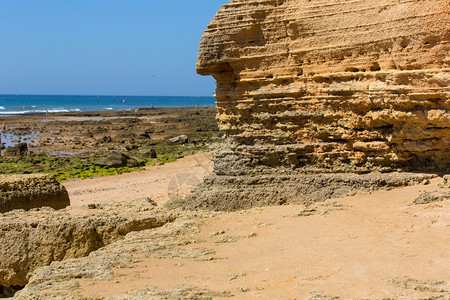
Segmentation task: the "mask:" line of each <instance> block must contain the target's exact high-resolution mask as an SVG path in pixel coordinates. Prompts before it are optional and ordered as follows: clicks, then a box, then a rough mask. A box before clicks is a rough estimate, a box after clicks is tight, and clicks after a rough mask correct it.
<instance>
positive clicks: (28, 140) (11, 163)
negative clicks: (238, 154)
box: [0, 107, 220, 181]
mask: <svg viewBox="0 0 450 300" xmlns="http://www.w3.org/2000/svg"><path fill="white" fill-rule="evenodd" d="M0 122H4V123H5V124H6V130H4V131H3V132H2V133H1V134H2V136H8V137H9V140H8V143H6V144H5V139H3V142H4V144H3V146H5V145H8V148H7V149H4V150H3V151H2V154H3V156H4V157H2V158H0V174H29V173H42V172H45V173H48V172H50V173H53V174H54V175H55V176H56V177H57V179H58V181H66V180H70V179H84V178H91V177H100V176H105V175H115V174H121V173H124V172H130V171H132V170H134V169H136V170H138V169H139V167H142V166H146V165H158V164H163V163H166V162H170V161H174V160H176V159H177V158H180V157H184V156H186V155H190V154H194V153H196V152H198V151H205V150H209V147H210V145H211V144H213V143H216V142H218V141H219V140H220V133H219V131H218V128H217V122H216V121H215V109H214V108H202V107H200V108H198V109H195V108H157V109H147V110H141V111H139V112H138V113H134V112H129V111H107V112H83V113H53V114H48V115H45V114H39V115H24V116H20V117H8V118H0ZM24 145H25V146H24ZM11 146H15V147H16V148H17V149H15V148H12V147H11ZM20 147H22V148H20Z"/></svg>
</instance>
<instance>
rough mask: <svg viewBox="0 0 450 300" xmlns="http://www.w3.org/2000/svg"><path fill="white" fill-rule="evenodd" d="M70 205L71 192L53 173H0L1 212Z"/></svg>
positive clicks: (56, 207) (59, 207) (57, 207)
mask: <svg viewBox="0 0 450 300" xmlns="http://www.w3.org/2000/svg"><path fill="white" fill-rule="evenodd" d="M68 205H70V200H69V194H68V193H67V190H66V188H65V187H64V186H62V185H61V184H60V183H59V182H58V181H56V179H55V177H54V176H53V175H51V174H33V175H0V213H3V212H7V211H10V210H13V209H31V208H36V207H43V206H49V207H52V208H54V209H61V208H64V207H66V206H68Z"/></svg>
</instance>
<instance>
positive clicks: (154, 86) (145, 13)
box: [0, 0, 228, 96]
mask: <svg viewBox="0 0 450 300" xmlns="http://www.w3.org/2000/svg"><path fill="white" fill-rule="evenodd" d="M227 2H228V1H227V0H189V1H188V0H174V1H170V0H165V1H161V0H128V1H126V0H72V1H64V0H39V1H36V0H5V1H1V2H0V94H68V95H152V96H160V95H166V96H183V95H186V96H210V95H212V93H213V92H214V89H215V81H214V79H213V78H212V77H202V76H200V75H197V74H196V73H195V62H196V59H197V51H198V44H199V41H200V37H201V35H202V33H203V31H204V30H205V29H206V26H207V24H208V23H209V21H210V20H211V19H212V18H213V16H214V14H215V13H216V11H217V10H218V9H219V8H220V7H221V5H223V4H225V3H227Z"/></svg>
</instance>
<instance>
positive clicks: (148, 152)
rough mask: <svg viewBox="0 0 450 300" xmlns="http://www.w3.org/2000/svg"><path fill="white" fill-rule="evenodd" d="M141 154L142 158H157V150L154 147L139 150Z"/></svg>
mask: <svg viewBox="0 0 450 300" xmlns="http://www.w3.org/2000/svg"><path fill="white" fill-rule="evenodd" d="M139 156H140V157H142V158H156V157H158V156H157V155H156V151H155V150H153V149H144V150H141V151H139Z"/></svg>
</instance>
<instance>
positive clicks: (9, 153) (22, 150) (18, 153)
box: [3, 143, 28, 157]
mask: <svg viewBox="0 0 450 300" xmlns="http://www.w3.org/2000/svg"><path fill="white" fill-rule="evenodd" d="M27 153H28V145H27V143H18V144H17V145H15V146H13V147H7V148H6V150H5V153H4V154H3V156H4V157H24V156H27Z"/></svg>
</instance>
